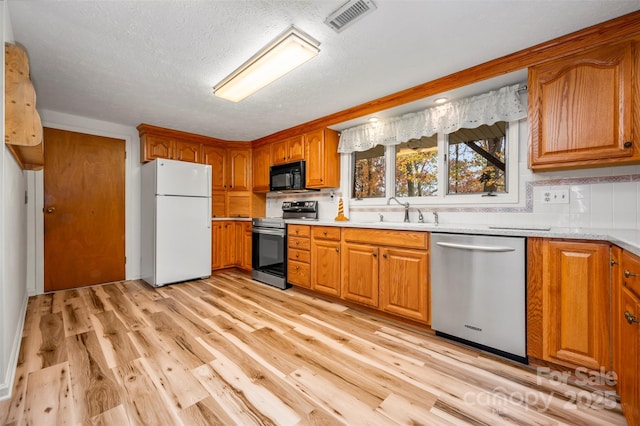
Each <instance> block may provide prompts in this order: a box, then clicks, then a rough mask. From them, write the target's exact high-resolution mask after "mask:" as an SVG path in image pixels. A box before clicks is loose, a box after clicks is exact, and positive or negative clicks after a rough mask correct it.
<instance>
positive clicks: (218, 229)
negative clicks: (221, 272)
mask: <svg viewBox="0 0 640 426" xmlns="http://www.w3.org/2000/svg"><path fill="white" fill-rule="evenodd" d="M223 229H224V223H223V222H212V223H211V269H220V268H223V267H224V232H223Z"/></svg>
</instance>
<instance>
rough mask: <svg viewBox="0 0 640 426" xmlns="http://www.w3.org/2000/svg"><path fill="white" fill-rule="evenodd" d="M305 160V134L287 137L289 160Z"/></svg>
mask: <svg viewBox="0 0 640 426" xmlns="http://www.w3.org/2000/svg"><path fill="white" fill-rule="evenodd" d="M299 160H304V136H303V135H300V136H296V137H293V138H291V139H287V162H290V161H299Z"/></svg>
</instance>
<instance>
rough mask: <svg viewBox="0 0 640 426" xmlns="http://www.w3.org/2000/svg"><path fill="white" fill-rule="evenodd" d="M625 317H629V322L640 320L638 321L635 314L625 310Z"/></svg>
mask: <svg viewBox="0 0 640 426" xmlns="http://www.w3.org/2000/svg"><path fill="white" fill-rule="evenodd" d="M624 317H625V318H626V319H627V322H628V323H629V324H633V323H634V322H635V323H638V322H640V321H638V318H636V316H635V315H633V314H630V313H629V311H624Z"/></svg>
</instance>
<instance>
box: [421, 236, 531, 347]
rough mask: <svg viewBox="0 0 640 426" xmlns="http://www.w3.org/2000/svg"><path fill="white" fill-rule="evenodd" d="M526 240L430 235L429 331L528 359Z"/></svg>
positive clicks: (518, 238) (521, 238)
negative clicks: (431, 329) (430, 329)
mask: <svg viewBox="0 0 640 426" xmlns="http://www.w3.org/2000/svg"><path fill="white" fill-rule="evenodd" d="M525 242H526V239H525V238H524V237H499V236H486V235H466V234H444V233H432V234H431V311H432V313H431V323H432V324H431V327H432V328H433V329H434V330H436V331H438V332H440V333H445V334H447V335H450V336H453V337H456V338H459V339H463V340H466V341H469V342H472V343H476V344H479V345H482V346H484V347H487V348H492V349H496V350H497V351H501V352H505V353H507V354H512V355H515V356H516V357H520V358H526V267H525V264H526V260H525V258H526V243H525Z"/></svg>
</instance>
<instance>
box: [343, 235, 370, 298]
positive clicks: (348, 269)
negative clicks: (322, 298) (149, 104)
mask: <svg viewBox="0 0 640 426" xmlns="http://www.w3.org/2000/svg"><path fill="white" fill-rule="evenodd" d="M341 250H342V256H341V265H342V266H341V267H342V297H343V298H345V299H347V300H353V301H355V302H359V303H363V304H365V305H369V306H374V307H378V247H375V246H369V245H364V244H353V243H342V244H341Z"/></svg>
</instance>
